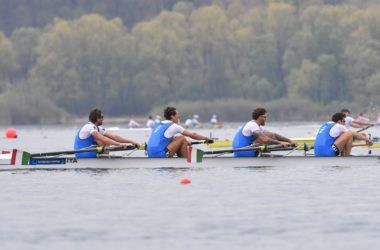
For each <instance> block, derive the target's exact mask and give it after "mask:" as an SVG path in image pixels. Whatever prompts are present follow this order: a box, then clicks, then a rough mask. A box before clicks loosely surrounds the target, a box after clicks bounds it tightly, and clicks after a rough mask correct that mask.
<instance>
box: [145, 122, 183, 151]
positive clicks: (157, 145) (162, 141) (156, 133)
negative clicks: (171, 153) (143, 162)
mask: <svg viewBox="0 0 380 250" xmlns="http://www.w3.org/2000/svg"><path fill="white" fill-rule="evenodd" d="M184 131H185V129H184V128H183V127H181V126H179V125H178V124H176V123H173V122H172V121H169V120H165V121H162V122H161V123H160V124H158V125H156V126H155V127H154V129H153V130H152V134H151V135H150V137H149V140H148V146H147V153H148V157H149V158H165V157H167V149H166V146H167V145H169V143H171V142H172V141H173V139H174V136H175V135H176V134H182V133H183V132H184Z"/></svg>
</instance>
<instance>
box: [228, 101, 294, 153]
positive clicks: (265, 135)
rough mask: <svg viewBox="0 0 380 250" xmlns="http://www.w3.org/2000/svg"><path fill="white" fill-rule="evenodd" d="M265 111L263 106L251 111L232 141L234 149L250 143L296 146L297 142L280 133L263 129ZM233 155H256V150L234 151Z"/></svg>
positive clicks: (248, 145)
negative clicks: (250, 117) (250, 116)
mask: <svg viewBox="0 0 380 250" xmlns="http://www.w3.org/2000/svg"><path fill="white" fill-rule="evenodd" d="M266 119H267V111H266V110H265V109H264V108H256V109H255V110H253V112H252V120H251V121H249V122H247V123H246V124H245V125H244V126H243V127H241V128H240V129H239V130H238V131H237V133H236V135H235V137H234V140H233V142H232V147H233V148H234V149H237V148H244V147H250V146H252V144H255V143H257V144H280V145H282V146H283V147H284V148H287V147H289V146H296V145H297V142H295V141H292V140H291V139H289V138H286V137H284V136H282V135H279V134H276V133H273V132H270V131H268V130H265V129H264V127H263V126H265V122H266ZM234 156H235V157H256V156H258V152H257V151H253V150H252V151H242V152H235V153H234Z"/></svg>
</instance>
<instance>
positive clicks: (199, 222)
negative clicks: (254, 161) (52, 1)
mask: <svg viewBox="0 0 380 250" xmlns="http://www.w3.org/2000/svg"><path fill="white" fill-rule="evenodd" d="M318 127H319V125H318V124H313V123H306V124H293V123H278V124H273V125H272V126H271V127H270V126H268V129H269V130H273V131H278V132H279V133H280V134H283V135H285V136H289V137H309V136H314V135H315V133H316V131H317V129H318ZM16 129H17V131H18V134H19V138H18V139H16V140H6V139H3V138H2V139H0V149H9V148H14V147H16V148H20V149H24V150H27V151H30V152H45V151H58V150H68V149H71V147H72V143H73V138H74V135H75V132H76V129H77V128H76V127H69V128H68V127H61V126H51V127H32V126H30V127H28V126H24V127H16ZM236 129H237V125H234V124H231V125H230V126H229V128H227V129H221V130H212V131H211V130H199V132H200V133H204V134H207V135H209V134H210V133H212V136H213V137H218V138H220V139H224V138H232V137H233V134H234V132H235V131H236ZM2 131H5V128H0V133H3V132H2ZM368 132H371V133H372V135H373V136H378V135H380V131H379V128H378V127H376V128H372V129H371V130H369V131H368ZM115 133H119V134H121V135H124V136H128V137H130V138H132V139H135V140H138V141H141V142H143V141H146V140H147V137H148V135H149V132H147V131H138V132H136V131H133V132H131V131H125V130H115ZM356 153H360V154H365V153H366V150H365V149H357V151H356ZM373 154H380V152H379V150H373ZM183 178H189V179H190V180H191V181H192V183H191V184H189V185H181V184H180V181H181V180H182V179H183ZM379 178H380V166H378V167H374V166H362V167H356V168H350V167H345V168H342V167H333V166H331V167H328V166H321V167H308V166H307V164H305V165H302V166H283V167H276V168H273V167H272V168H265V167H261V168H234V167H233V166H231V167H227V168H210V169H190V170H159V169H156V170H143V169H138V170H136V169H133V170H118V171H116V170H112V171H88V170H86V171H74V170H73V171H22V172H0V190H1V192H0V222H1V223H0V249H1V250H4V249H17V250H19V249H58V250H61V249H62V250H66V249H94V250H97V249H218V250H224V249H226V250H227V249H228V250H230V249H271V250H272V249H273V250H275V249H276V250H277V249H331V250H336V249H358V250H359V249H360V250H362V249H366V250H368V249H378V246H379V244H380V240H379V238H380V213H379V211H380V181H379Z"/></svg>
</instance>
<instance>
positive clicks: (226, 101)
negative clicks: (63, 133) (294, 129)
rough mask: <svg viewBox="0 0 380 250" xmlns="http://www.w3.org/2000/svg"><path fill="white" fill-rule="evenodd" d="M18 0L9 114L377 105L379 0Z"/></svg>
mask: <svg viewBox="0 0 380 250" xmlns="http://www.w3.org/2000/svg"><path fill="white" fill-rule="evenodd" d="M56 1H57V0H56ZM21 2H22V1H13V2H12V3H9V1H3V0H0V6H1V7H2V8H0V12H1V13H3V14H4V16H1V15H0V27H1V29H2V30H3V32H0V115H1V123H5V124H7V123H28V122H35V123H42V122H47V121H49V122H61V120H62V117H66V116H67V115H68V114H70V115H78V116H83V115H86V114H87V112H88V110H89V109H90V108H92V107H93V106H99V107H101V108H102V109H103V110H104V111H105V112H107V114H109V115H114V116H122V115H146V114H148V113H150V112H157V110H161V109H162V107H164V106H165V105H168V104H169V103H172V104H174V105H176V104H178V105H181V107H183V109H184V110H187V112H189V113H201V112H202V111H199V109H202V108H203V109H205V110H213V111H209V112H210V113H218V115H219V117H220V118H221V119H225V120H229V119H230V120H237V119H241V117H240V115H238V114H237V112H236V111H237V110H239V111H240V110H241V109H244V110H241V112H243V113H244V114H249V113H250V111H251V109H252V107H251V105H262V106H266V107H270V108H271V109H272V110H271V112H272V113H273V114H274V119H286V120H292V119H319V118H320V117H316V115H318V114H323V113H327V114H330V113H331V112H334V111H337V110H339V109H341V108H342V106H347V105H348V104H349V105H350V108H351V109H353V110H354V112H355V110H356V111H373V112H378V111H379V110H378V106H377V103H379V96H380V87H379V86H380V84H379V79H380V77H379V75H380V70H379V69H380V30H379V29H380V28H379V27H380V17H379V15H378V14H377V13H379V10H380V8H379V7H378V6H377V5H374V4H373V3H372V2H371V1H366V2H360V1H354V0H351V1H319V0H318V1H311V0H310V1H302V3H301V2H300V1H264V0H263V1H261V0H246V1H240V0H228V1H227V0H226V1H220V0H219V1H213V3H210V1H187V2H180V1H174V0H172V1H169V0H166V1H165V0H163V1H150V0H146V1H145V0H139V1H132V0H130V1H121V0H112V1H108V2H107V5H105V4H104V3H103V1H91V3H89V4H84V1H81V0H76V1H62V2H60V4H61V5H59V6H58V7H57V6H53V5H50V3H51V1H47V2H46V3H44V1H28V3H27V4H25V3H23V4H22V3H21ZM48 2H49V3H48ZM343 3H344V4H343ZM4 7H6V8H8V11H5V10H4ZM132 7H133V8H134V11H135V12H136V13H139V14H141V16H140V17H139V18H137V16H138V15H136V14H134V15H136V19H134V21H132V19H133V17H127V16H126V14H125V13H130V11H131V10H130V8H132ZM171 8H173V9H171ZM41 10H45V11H46V13H42V12H41ZM21 11H24V12H26V13H27V14H26V15H25V16H23V17H22V18H21V19H16V18H12V17H13V15H14V13H19V12H21ZM96 13H98V14H96ZM7 18H8V19H7ZM140 18H141V19H140ZM26 20H28V21H26ZM44 20H45V21H44ZM23 22H27V23H28V24H29V25H27V26H28V27H21V26H22V25H23ZM19 27H20V28H19ZM242 103H246V104H242ZM196 104H197V105H196ZM227 106H228V107H227ZM298 107H301V108H298ZM285 109H290V113H287V112H289V111H288V110H285ZM311 109H312V110H313V113H310V112H309V110H311ZM35 110H38V112H36V111H35ZM292 110H293V111H297V115H296V114H294V113H291V111H292ZM285 111H286V112H285ZM204 112H205V115H207V114H206V111H204ZM207 112H208V111H207ZM285 113H286V115H284V114H285ZM298 113H300V115H298ZM21 117H22V118H21Z"/></svg>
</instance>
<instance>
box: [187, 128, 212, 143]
mask: <svg viewBox="0 0 380 250" xmlns="http://www.w3.org/2000/svg"><path fill="white" fill-rule="evenodd" d="M182 134H183V135H184V136H188V137H190V138H192V139H194V140H203V141H206V142H207V141H210V140H211V139H210V138H208V137H207V136H203V135H200V134H197V133H195V132H193V131H189V130H185V131H183V133H182Z"/></svg>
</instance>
